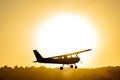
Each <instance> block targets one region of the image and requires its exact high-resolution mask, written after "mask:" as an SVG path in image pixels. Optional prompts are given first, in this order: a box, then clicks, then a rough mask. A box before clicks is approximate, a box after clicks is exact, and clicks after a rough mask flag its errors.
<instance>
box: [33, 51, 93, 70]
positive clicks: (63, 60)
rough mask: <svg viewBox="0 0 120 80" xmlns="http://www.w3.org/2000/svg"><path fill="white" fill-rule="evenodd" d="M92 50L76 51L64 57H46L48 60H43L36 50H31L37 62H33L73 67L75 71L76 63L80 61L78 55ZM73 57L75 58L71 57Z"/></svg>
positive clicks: (61, 68)
mask: <svg viewBox="0 0 120 80" xmlns="http://www.w3.org/2000/svg"><path fill="white" fill-rule="evenodd" d="M90 50H92V49H86V50H82V51H77V52H73V53H69V54H65V55H59V56H53V57H48V58H43V57H42V56H41V55H40V54H39V52H38V51H37V50H33V52H34V54H35V57H36V59H37V61H34V62H39V63H54V64H63V66H64V65H65V64H67V65H70V68H73V65H72V64H74V65H75V69H77V66H76V63H78V62H79V61H80V58H79V57H78V54H80V53H83V52H87V51H90ZM73 55H75V56H73ZM63 66H62V67H60V70H63Z"/></svg>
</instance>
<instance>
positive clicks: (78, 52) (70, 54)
mask: <svg viewBox="0 0 120 80" xmlns="http://www.w3.org/2000/svg"><path fill="white" fill-rule="evenodd" d="M91 50H92V49H86V50H82V51H77V52H73V53H69V54H65V55H59V56H53V57H49V58H57V57H63V56H72V55H74V54H76V55H78V54H80V53H83V52H87V51H91Z"/></svg>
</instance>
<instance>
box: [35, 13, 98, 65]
mask: <svg viewBox="0 0 120 80" xmlns="http://www.w3.org/2000/svg"><path fill="white" fill-rule="evenodd" d="M35 43H36V46H37V49H38V50H39V52H40V53H41V55H42V56H44V57H50V56H57V55H61V54H67V53H71V52H74V51H80V50H84V49H93V51H94V49H96V45H97V37H96V33H95V31H94V28H93V26H92V25H91V23H90V21H88V20H87V19H86V18H84V17H82V16H79V15H74V14H59V15H54V16H52V17H50V18H49V19H47V20H46V21H44V23H43V24H42V25H41V26H39V29H38V31H37V33H36V38H35ZM93 51H91V52H86V53H83V54H80V55H79V57H80V58H81V60H82V61H83V62H84V63H86V62H89V60H90V58H91V57H92V53H93Z"/></svg>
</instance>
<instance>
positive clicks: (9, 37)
mask: <svg viewBox="0 0 120 80" xmlns="http://www.w3.org/2000/svg"><path fill="white" fill-rule="evenodd" d="M56 13H75V14H80V15H84V16H86V17H88V18H89V19H91V21H92V22H93V24H94V26H95V30H96V32H97V37H98V38H99V43H98V44H99V45H98V47H97V52H96V54H95V57H94V58H92V60H91V62H90V63H89V64H88V65H89V67H100V66H119V65H120V1H119V0H0V66H4V65H8V66H14V65H19V66H30V65H36V64H33V63H32V61H33V60H35V57H34V55H33V52H32V50H33V49H35V48H36V46H35V45H34V41H33V39H34V36H35V35H34V33H35V32H36V30H37V29H38V26H36V25H37V23H38V22H40V23H41V22H42V21H43V20H45V19H46V18H47V17H49V16H50V15H54V14H56Z"/></svg>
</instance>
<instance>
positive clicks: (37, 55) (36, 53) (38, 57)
mask: <svg viewBox="0 0 120 80" xmlns="http://www.w3.org/2000/svg"><path fill="white" fill-rule="evenodd" d="M33 52H34V54H35V57H36V59H37V61H34V62H39V61H41V60H42V59H43V57H42V56H41V55H40V54H39V52H38V51H37V50H33Z"/></svg>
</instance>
